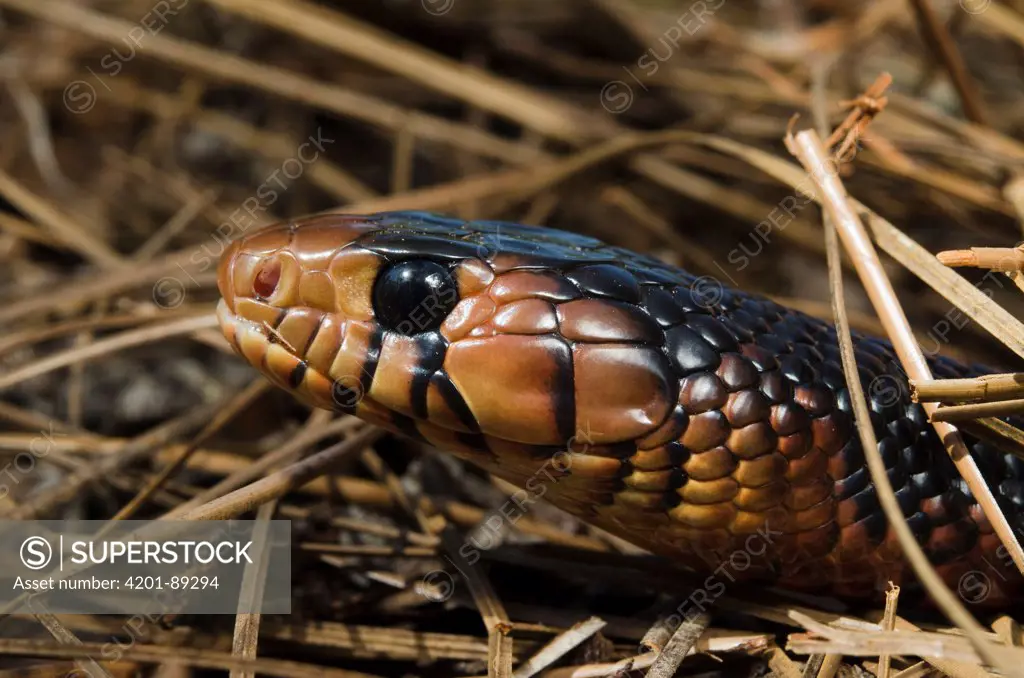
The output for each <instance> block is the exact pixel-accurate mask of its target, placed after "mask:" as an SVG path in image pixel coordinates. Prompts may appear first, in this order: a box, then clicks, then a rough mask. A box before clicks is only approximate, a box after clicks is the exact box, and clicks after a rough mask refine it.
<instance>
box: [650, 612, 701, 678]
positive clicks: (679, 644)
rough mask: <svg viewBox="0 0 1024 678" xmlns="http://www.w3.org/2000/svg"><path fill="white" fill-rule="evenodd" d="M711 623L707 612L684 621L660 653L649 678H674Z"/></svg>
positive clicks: (652, 665)
mask: <svg viewBox="0 0 1024 678" xmlns="http://www.w3.org/2000/svg"><path fill="white" fill-rule="evenodd" d="M710 623H711V616H710V615H708V614H707V613H706V612H701V613H700V614H698V615H696V616H695V617H693V618H692V619H689V618H687V619H683V622H682V623H681V624H680V625H679V628H677V629H676V631H675V633H673V634H672V638H671V639H670V640H669V641H668V645H666V646H665V649H664V650H662V651H661V652H659V653H658V658H657V659H655V660H654V663H653V664H651V668H650V669H649V670H648V671H647V678H672V676H674V675H675V674H676V669H678V668H679V665H680V664H682V663H683V659H685V658H686V656H687V655H688V654H690V653H691V652H692V651H693V648H694V647H695V646H696V645H697V641H698V640H699V639H700V637H701V634H703V633H704V630H705V629H707V627H708V625H709V624H710Z"/></svg>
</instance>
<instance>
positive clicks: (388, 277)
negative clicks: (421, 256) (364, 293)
mask: <svg viewBox="0 0 1024 678" xmlns="http://www.w3.org/2000/svg"><path fill="white" fill-rule="evenodd" d="M458 300H459V293H458V288H457V287H456V286H455V281H454V280H452V277H451V275H449V274H448V271H447V270H446V269H445V268H444V267H443V266H441V265H439V264H436V263H434V262H433V261H423V260H413V261H403V262H400V263H397V264H394V265H393V266H389V267H388V268H386V269H385V270H384V271H383V272H381V274H380V276H379V277H378V278H377V283H376V286H375V287H374V290H373V311H374V314H375V315H376V316H377V320H378V321H379V322H380V324H381V325H383V326H384V328H385V329H388V330H394V331H395V332H398V333H400V334H405V335H408V336H411V335H414V334H418V333H420V332H427V331H430V330H436V329H437V328H438V327H440V326H441V323H443V322H444V319H445V318H446V317H448V313H450V312H451V310H452V309H453V308H455V304H456V303H457V302H458Z"/></svg>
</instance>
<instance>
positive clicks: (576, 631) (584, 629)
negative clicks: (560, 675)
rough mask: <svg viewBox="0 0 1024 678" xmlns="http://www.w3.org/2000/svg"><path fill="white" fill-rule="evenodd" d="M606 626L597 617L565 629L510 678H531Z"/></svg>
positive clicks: (521, 665) (605, 623)
mask: <svg viewBox="0 0 1024 678" xmlns="http://www.w3.org/2000/svg"><path fill="white" fill-rule="evenodd" d="M606 625H607V622H605V621H604V620H603V619H599V618H598V617H591V618H590V619H587V620H585V621H581V622H580V623H578V624H575V625H573V627H572V628H570V629H566V630H565V631H564V632H562V633H560V634H558V635H557V636H555V637H554V638H552V639H551V642H550V643H548V644H547V645H545V646H544V647H542V648H541V649H539V650H537V652H536V653H534V655H533V656H532V657H530V658H529V659H527V660H526V661H525V662H523V663H522V664H520V665H519V668H517V669H516V670H515V672H514V673H513V674H512V678H531V677H532V676H533V675H535V674H537V673H538V672H540V671H543V670H544V669H546V668H547V667H549V666H551V665H552V664H554V663H555V662H556V661H558V660H559V659H561V658H562V657H564V656H565V655H567V654H568V653H569V652H571V651H572V650H573V649H575V648H577V647H579V646H580V644H582V643H583V642H585V641H586V640H587V639H588V638H590V637H592V636H593V635H594V634H595V633H597V632H598V631H600V630H601V629H603V628H604V627H605V626H606Z"/></svg>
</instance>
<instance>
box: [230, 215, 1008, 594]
mask: <svg viewBox="0 0 1024 678" xmlns="http://www.w3.org/2000/svg"><path fill="white" fill-rule="evenodd" d="M218 283H219V287H220V291H221V295H222V297H223V298H222V300H221V303H220V305H219V307H218V316H219V319H220V324H221V327H222V330H223V332H224V334H225V336H226V337H227V339H228V341H229V342H230V343H231V345H232V346H233V347H234V349H235V350H236V351H237V352H238V353H239V354H240V355H241V356H243V357H244V358H245V359H246V360H247V361H249V362H250V363H251V364H252V365H253V366H255V367H256V368H258V369H259V370H260V371H262V373H263V374H264V375H265V376H266V377H267V378H269V379H270V380H271V381H273V382H274V383H275V384H276V385H278V386H280V387H281V388H283V389H286V390H288V391H289V392H291V393H292V394H294V395H295V396H296V397H298V398H299V399H301V400H303V401H304V402H307V403H309V404H311V405H313V406H316V407H321V408H327V409H332V410H336V411H341V412H346V413H350V414H354V415H356V416H358V417H360V418H362V419H364V420H366V421H368V422H371V423H373V424H376V425H379V426H382V427H384V428H386V429H388V430H390V431H393V432H397V433H400V434H404V435H407V436H411V437H413V438H416V439H418V440H421V441H425V442H427V443H429V444H432V445H435V446H437V447H438V448H441V449H443V450H446V451H450V452H452V453H454V454H456V455H458V456H460V457H462V458H464V459H466V460H469V461H470V462H472V463H474V464H476V465H478V466H479V467H482V468H483V469H485V470H486V471H488V472H490V473H492V474H495V475H497V476H499V477H502V478H504V479H506V480H508V481H510V482H512V483H513V484H516V485H518V486H519V487H525V488H533V487H535V486H536V485H537V483H538V482H543V483H545V492H544V498H545V499H546V500H548V501H550V502H551V503H553V504H555V505H556V506H558V507H560V508H562V509H564V510H565V511H568V512H569V513H571V514H573V515H576V516H578V517H579V518H581V519H583V520H584V521H587V522H589V523H591V524H594V525H596V526H598V527H601V528H603V529H605V530H607V531H609V532H611V533H613V534H616V535H618V536H619V537H622V538H624V539H626V540H627V541H629V542H632V543H634V544H636V545H638V546H640V547H643V548H645V549H647V550H649V551H651V552H653V553H656V554H660V555H663V556H666V557H668V558H671V559H673V560H674V561H676V562H679V563H682V564H684V565H686V566H688V567H690V568H692V569H695V570H697V571H703V572H712V571H714V570H715V568H717V567H720V566H721V564H722V563H723V562H725V561H726V560H727V559H729V558H730V557H731V555H732V554H733V553H734V552H736V551H737V550H743V549H748V547H747V546H746V545H748V544H749V543H750V538H751V536H752V535H762V536H763V544H764V546H761V545H759V546H758V547H757V548H756V549H753V550H751V552H750V553H749V554H748V556H749V557H748V558H747V561H748V562H749V563H750V565H749V567H745V568H744V570H743V572H742V577H743V578H744V579H748V580H754V581H765V582H771V583H772V584H774V585H776V586H779V587H784V588H789V589H793V590H800V591H808V592H819V593H826V594H830V595H833V596H836V597H840V598H844V599H864V598H872V599H877V598H878V596H879V595H880V593H881V592H882V591H884V589H885V587H886V585H887V582H888V581H893V582H895V583H897V584H901V585H903V586H904V587H907V586H910V587H913V586H914V581H913V575H912V572H911V571H910V569H909V566H908V565H907V564H906V562H905V560H904V559H903V558H902V556H901V551H900V548H899V546H898V543H897V541H896V538H895V534H894V532H893V530H892V529H891V528H890V527H889V525H888V523H887V521H886V519H885V516H884V515H883V513H882V510H881V508H880V506H879V502H878V497H877V494H876V491H875V487H874V485H873V483H872V481H871V478H870V476H869V473H868V469H867V467H866V465H865V461H864V453H863V450H862V448H861V446H860V442H859V439H858V437H857V435H856V431H855V427H854V421H853V416H852V414H851V403H850V396H849V393H848V391H847V389H846V386H845V381H844V376H843V372H842V369H841V366H840V356H839V349H838V345H837V341H836V335H835V329H834V328H833V326H832V325H830V324H828V323H825V322H823V321H821V320H819V319H816V318H814V317H811V316H808V315H805V314H803V313H801V312H799V311H796V310H792V309H789V308H785V307H783V306H781V305H779V304H776V303H774V302H772V301H770V300H768V299H765V298H763V297H760V296H757V295H753V294H748V293H745V292H742V291H738V290H732V289H729V288H727V287H724V286H709V285H707V284H706V283H707V281H706V279H702V278H697V277H695V276H693V275H690V274H688V273H686V272H684V271H682V270H679V269H677V268H674V267H672V266H669V265H667V264H665V263H662V262H660V261H658V260H656V259H654V258H651V257H648V256H644V255H640V254H637V253H634V252H631V251H629V250H626V249H622V248H619V247H614V246H610V245H607V244H604V243H602V242H600V241H598V240H595V239H593V238H589V237H585V236H582V235H577V234H574V233H568V232H564V231H558V230H554V229H548V228H540V227H531V226H525V225H521V224H515V223H508V222H497V221H471V222H467V221H462V220H458V219H453V218H447V217H443V216H438V215H434V214H429V213H421V212H391V213H380V214H373V215H365V216H353V215H319V216H313V217H307V218H305V219H301V220H297V221H291V222H287V223H281V224H277V225H274V226H270V227H267V228H265V229H263V230H261V231H258V232H255V233H253V234H251V235H247V236H246V237H243V238H242V239H240V240H237V241H235V242H234V243H233V244H232V245H231V246H230V248H229V249H228V250H227V251H226V252H225V253H224V254H223V256H222V258H221V262H220V267H219V271H218ZM854 342H855V349H856V358H857V364H858V367H859V373H860V378H861V380H862V382H863V384H864V386H865V389H866V391H867V393H868V396H869V406H870V409H871V424H872V426H873V428H874V431H875V434H876V435H877V437H878V440H879V451H880V452H881V455H882V458H883V459H884V461H885V465H886V468H887V469H888V474H889V478H890V479H891V481H892V483H893V486H894V488H895V489H896V496H897V499H898V500H899V504H900V506H901V508H902V510H903V513H904V515H905V516H906V520H907V522H908V523H909V525H910V527H911V528H912V530H913V533H914V534H915V536H916V537H917V539H918V540H919V543H920V544H921V545H922V546H923V548H924V549H925V552H926V553H927V555H928V556H929V558H930V560H931V562H932V563H933V564H934V565H935V566H936V568H937V569H938V571H939V573H940V574H941V575H942V577H943V578H944V579H945V581H946V582H947V583H948V584H949V585H950V586H952V587H953V588H954V589H959V590H960V591H961V593H962V594H963V596H964V598H965V599H966V600H967V602H969V603H978V604H985V605H988V606H1001V605H1006V604H1008V603H1009V602H1012V601H1014V600H1019V599H1020V593H1021V586H1020V585H1021V577H1020V576H1019V575H1018V574H1017V573H1016V572H1015V571H1014V570H1013V569H1012V566H1010V563H1009V559H1008V557H1007V556H1006V554H1005V552H1004V551H1003V550H1002V547H1001V546H1000V543H999V540H998V538H997V537H996V535H995V534H994V533H993V531H992V529H991V526H990V525H989V523H988V522H987V520H986V519H985V517H984V515H983V514H982V512H981V509H980V508H979V506H978V505H977V503H976V502H975V501H974V499H973V498H972V496H971V493H970V491H969V490H968V489H967V487H966V485H965V483H964V482H963V480H962V479H961V478H960V477H959V475H958V474H957V472H956V470H955V468H954V466H953V464H952V462H951V461H950V459H949V458H948V456H947V454H946V451H945V449H944V448H943V446H942V444H941V442H940V441H939V440H938V438H937V436H936V434H935V432H934V430H933V429H932V427H931V426H930V425H929V423H928V420H927V416H926V415H925V413H924V411H923V409H922V408H921V407H920V405H918V404H915V403H913V402H911V400H910V397H909V389H908V387H907V380H906V377H905V375H904V373H903V372H902V370H901V369H900V368H899V362H898V360H897V358H896V355H895V353H894V352H893V349H892V347H891V345H890V344H889V343H887V342H886V341H883V340H880V339H876V338H871V337H867V336H861V335H855V337H854ZM930 364H931V369H932V371H933V374H934V375H935V376H936V377H940V378H952V377H964V376H970V375H974V374H977V373H978V372H977V370H975V369H972V368H969V367H967V366H964V365H961V364H959V363H957V362H954V361H952V360H950V359H947V358H943V357H933V358H931V359H930ZM880 385H882V387H880ZM967 443H968V446H969V448H970V450H971V453H972V455H974V457H975V458H976V459H977V462H978V464H979V466H980V468H981V469H982V472H983V474H984V476H985V478H986V480H987V482H988V483H989V486H990V487H991V488H992V489H993V492H994V493H995V495H996V497H997V499H998V501H999V503H1000V505H1001V507H1002V509H1003V511H1004V512H1006V514H1007V516H1008V517H1009V518H1010V521H1011V524H1012V525H1013V526H1014V527H1015V528H1017V527H1019V526H1020V525H1021V524H1022V522H1024V521H1022V515H1024V481H1022V478H1024V464H1022V462H1021V461H1020V460H1019V459H1017V458H1015V457H1012V456H1010V455H1006V454H1004V453H1002V452H1000V451H997V450H996V449H995V448H992V447H990V446H987V445H986V444H985V443H983V442H981V441H978V440H975V439H972V438H969V437H968V438H967ZM552 460H558V462H559V463H556V464H552V463H551V462H552ZM542 466H544V467H545V469H544V474H545V475H544V476H543V477H540V479H539V480H538V471H539V469H540V468H541V467H542ZM748 550H750V549H748ZM965 581H966V582H967V586H966V588H965Z"/></svg>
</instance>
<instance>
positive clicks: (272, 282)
mask: <svg viewBox="0 0 1024 678" xmlns="http://www.w3.org/2000/svg"><path fill="white" fill-rule="evenodd" d="M280 281H281V262H280V261H279V260H278V259H271V260H270V261H268V262H266V263H265V264H263V265H262V266H261V267H260V270H259V271H257V273H256V277H255V278H254V279H253V281H252V291H253V293H254V294H255V295H256V296H257V297H259V298H260V299H268V298H270V296H271V295H273V294H274V290H276V289H277V284H278V283H279V282H280Z"/></svg>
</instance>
